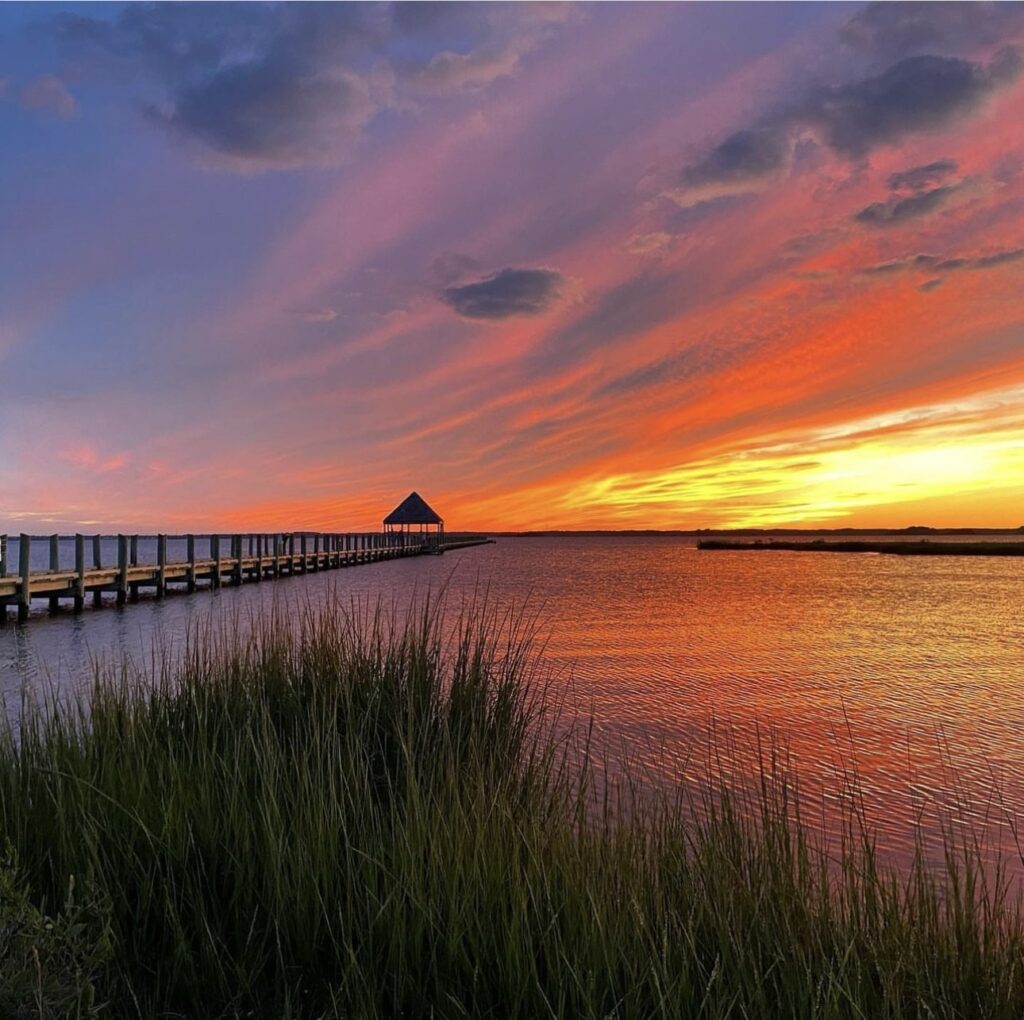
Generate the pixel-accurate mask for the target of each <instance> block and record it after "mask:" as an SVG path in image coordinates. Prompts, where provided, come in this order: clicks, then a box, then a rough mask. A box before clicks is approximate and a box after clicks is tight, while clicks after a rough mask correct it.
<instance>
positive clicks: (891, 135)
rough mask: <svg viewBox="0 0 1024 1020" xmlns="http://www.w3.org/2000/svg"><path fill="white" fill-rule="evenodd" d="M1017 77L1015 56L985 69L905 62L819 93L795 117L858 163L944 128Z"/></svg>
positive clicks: (956, 62) (937, 60)
mask: <svg viewBox="0 0 1024 1020" xmlns="http://www.w3.org/2000/svg"><path fill="white" fill-rule="evenodd" d="M1019 73H1020V58H1019V55H1018V54H1017V52H1016V51H1014V50H1004V51H1002V52H1001V53H1000V54H999V55H998V56H997V57H996V58H995V59H994V60H993V61H992V62H991V63H990V64H989V65H988V66H987V67H986V66H984V65H982V64H977V63H974V62H972V61H970V60H961V59H959V58H957V57H935V56H920V57H908V58H906V59H905V60H901V61H899V62H898V63H896V64H893V66H892V67H890V68H888V69H887V70H885V71H883V72H882V73H881V74H879V75H875V76H873V77H870V78H863V79H861V80H860V81H855V82H850V83H849V84H846V85H837V86H834V87H832V88H828V89H821V90H819V91H818V92H816V93H814V94H813V95H812V96H811V97H809V99H808V102H807V104H806V106H805V108H804V109H803V111H802V112H801V113H798V114H797V115H796V116H797V119H799V120H802V121H803V122H804V123H807V124H809V125H811V126H814V127H816V128H817V129H818V130H819V131H820V132H821V135H822V139H823V140H824V141H825V142H826V143H827V144H828V145H829V146H831V148H833V149H834V150H835V151H836V152H838V153H840V154H841V155H844V156H849V157H860V156H863V155H866V154H867V153H868V152H870V151H871V150H872V149H875V148H877V147H878V146H881V145H887V144H892V143H895V142H898V141H901V140H902V139H903V138H905V137H907V136H908V135H911V134H915V133H916V132H918V131H931V130H935V129H936V128H940V127H944V126H945V125H946V124H948V123H950V122H951V121H953V120H955V119H956V118H958V117H960V116H963V115H964V114H967V113H970V112H972V111H973V110H975V109H977V108H978V107H979V106H980V105H981V103H982V102H983V101H984V100H985V99H987V98H988V97H989V96H990V95H991V94H992V93H993V92H994V91H995V90H996V89H997V88H998V87H999V86H1000V85H1003V84H1008V83H1010V82H1012V81H1013V80H1014V79H1016V77H1017V76H1018V74H1019Z"/></svg>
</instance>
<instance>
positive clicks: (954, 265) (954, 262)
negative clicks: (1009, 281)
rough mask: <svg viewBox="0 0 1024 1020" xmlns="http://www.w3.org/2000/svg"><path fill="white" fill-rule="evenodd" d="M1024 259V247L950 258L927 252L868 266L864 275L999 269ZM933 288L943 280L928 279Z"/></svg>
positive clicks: (864, 270)
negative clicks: (913, 270)
mask: <svg viewBox="0 0 1024 1020" xmlns="http://www.w3.org/2000/svg"><path fill="white" fill-rule="evenodd" d="M1022 260H1024V248H1004V249H1002V250H1001V251H995V252H991V253H990V254H988V255H975V256H963V255H956V256H952V257H950V258H940V257H939V256H937V255H928V254H925V253H922V254H919V255H911V256H908V257H907V258H904V259H894V260H892V261H890V262H879V263H878V264H877V265H874V266H868V267H867V268H866V269H862V270H861V271H860V272H861V275H863V276H881V275H888V274H889V273H898V272H901V271H903V270H908V269H920V270H927V271H929V272H932V273H955V272H959V271H961V270H968V271H974V272H977V271H982V270H986V269H998V268H999V267H1000V266H1005V265H1008V264H1010V263H1013V262H1020V261H1022ZM928 282H929V283H930V284H932V287H930V288H928V289H933V288H934V287H937V286H938V285H939V283H941V280H940V281H938V282H936V281H934V280H930V281H928Z"/></svg>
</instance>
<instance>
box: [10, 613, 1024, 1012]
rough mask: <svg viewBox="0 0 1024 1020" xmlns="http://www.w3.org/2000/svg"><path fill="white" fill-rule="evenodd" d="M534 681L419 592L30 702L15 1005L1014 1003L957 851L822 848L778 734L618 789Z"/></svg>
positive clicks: (778, 1008) (998, 886)
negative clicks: (750, 770) (657, 780)
mask: <svg viewBox="0 0 1024 1020" xmlns="http://www.w3.org/2000/svg"><path fill="white" fill-rule="evenodd" d="M547 693H548V692H547V691H546V690H545V686H544V675H543V672H542V671H539V670H538V665H537V658H536V656H535V654H534V649H533V647H532V645H531V641H530V633H529V627H528V626H526V625H525V624H524V621H523V619H522V618H519V617H506V618H499V617H497V616H495V615H494V614H493V613H489V612H486V611H484V612H480V613H476V612H473V611H471V610H470V611H466V612H464V613H463V615H462V616H461V617H459V618H458V619H457V620H451V619H449V620H448V621H447V622H445V621H444V619H443V618H442V614H441V613H440V612H439V611H438V610H437V609H436V607H434V606H432V605H431V604H430V603H429V602H424V603H422V604H421V606H420V608H419V610H418V611H417V612H416V613H414V614H413V615H412V616H411V617H410V618H408V619H407V620H406V621H405V622H403V623H397V622H396V621H395V620H393V619H392V618H391V617H390V616H388V615H387V614H383V613H380V612H366V611H365V610H364V611H360V610H358V609H355V610H353V609H350V608H349V609H347V608H344V607H340V606H338V605H332V606H329V607H327V608H324V609H321V610H312V609H307V610H306V611H305V612H304V613H303V615H302V619H301V620H300V621H299V622H298V623H297V624H296V622H295V621H286V620H284V619H282V618H281V617H280V616H274V617H273V618H270V619H268V620H267V621H266V622H264V623H263V624H262V625H258V626H256V628H255V629H254V630H253V631H252V632H251V633H250V634H248V635H247V636H246V637H244V638H225V637H224V636H223V635H221V636H219V637H218V636H217V635H216V634H214V633H212V632H205V633H201V634H196V635H193V640H192V641H191V643H190V647H189V649H188V651H187V653H186V655H185V657H184V661H183V663H181V664H180V666H178V667H176V668H175V669H174V670H173V671H170V670H164V671H161V670H156V671H155V675H153V676H150V677H149V678H148V679H147V678H143V677H140V676H135V675H130V674H124V673H122V674H120V675H116V676H114V675H99V676H98V677H97V680H96V683H95V685H94V687H93V688H92V690H91V691H89V692H87V694H85V695H83V696H82V697H80V698H77V699H72V700H70V701H66V702H65V703H64V704H62V705H61V706H54V705H47V706H42V707H36V708H33V707H32V706H31V705H25V706H24V707H23V710H22V713H21V719H20V726H19V728H18V730H17V732H14V731H13V730H12V731H10V732H8V733H7V734H6V735H5V736H4V737H3V739H2V741H0V838H2V839H3V840H4V841H5V842H6V845H7V848H8V850H7V857H6V865H5V866H4V867H3V868H2V869H0V957H2V958H0V985H3V988H0V1006H2V1007H3V1008H4V1010H3V1015H4V1016H12V1017H64V1016H81V1017H87V1016H106V1017H112V1018H121V1017H147V1018H148V1017H187V1018H206V1017H210V1018H213V1017H218V1018H219V1017H259V1018H268V1020H269V1018H274V1020H277V1018H287V1017H294V1018H353V1020H355V1018H377V1017H380V1018H419V1017H423V1018H428V1017H430V1018H453V1020H454V1018H462V1017H473V1018H496V1020H497V1018H523V1020H534V1018H542V1017H567V1018H570V1017H571V1018H592V1020H604V1018H631V1020H632V1018H636V1020H640V1018H655V1017H678V1018H687V1020H692V1018H725V1017H744V1018H773V1020H774V1018H778V1017H785V1018H812V1017H815V1018H818V1017H820V1018H847V1017H848V1018H851V1020H852V1018H871V1020H874V1018H902V1017H920V1018H925V1017H929V1018H931V1017H950V1018H952V1017H962V1018H975V1017H978V1018H981V1017H992V1018H1002V1017H1006V1018H1011V1017H1012V1018H1019V1017H1020V1016H1022V1015H1024V924H1022V918H1021V914H1020V913H1019V911H1018V907H1017V903H1016V901H1015V900H1014V899H1012V898H1011V896H1010V891H1009V886H1008V884H1007V882H1006V881H1005V880H1004V879H1003V877H1002V876H1001V875H999V874H996V875H995V876H993V875H992V873H991V872H990V871H986V869H985V868H983V867H982V864H981V859H980V855H979V853H978V852H977V851H976V850H975V849H972V847H971V845H970V844H969V843H968V844H967V845H966V847H964V846H963V845H961V846H954V845H953V843H952V841H951V842H950V845H949V848H948V854H947V863H946V867H945V868H944V869H940V870H938V871H936V870H934V869H930V868H928V867H927V866H926V865H925V864H924V863H923V861H922V860H921V859H919V860H918V861H917V862H916V863H914V864H913V865H912V866H911V867H910V868H909V869H904V870H902V871H900V872H890V871H887V870H886V869H885V868H884V867H883V866H882V865H881V864H879V862H878V861H877V859H876V856H875V854H874V851H873V847H872V843H871V840H870V837H869V836H868V835H867V834H866V833H865V831H864V829H863V827H862V826H861V825H860V823H859V820H858V817H857V815H856V812H851V816H850V820H849V826H848V832H847V834H846V836H845V838H843V839H842V840H841V841H840V842H839V843H838V844H836V845H834V846H833V847H832V848H831V850H830V852H829V853H826V852H824V848H821V847H818V846H817V843H816V840H815V839H814V838H813V837H812V836H811V835H810V834H809V830H808V828H807V827H806V826H805V825H803V824H802V822H801V820H800V818H799V798H798V797H797V796H796V793H795V790H794V786H793V784H792V783H791V781H790V774H789V771H788V769H787V767H786V765H785V763H784V761H782V760H781V759H780V758H778V757H775V756H773V754H772V752H771V750H770V749H768V750H767V751H766V753H765V754H764V755H763V756H762V761H763V762H764V764H763V767H762V769H761V771H760V773H759V774H757V775H753V776H750V777H748V778H750V779H752V780H753V782H752V783H750V784H748V785H742V784H741V785H740V787H739V789H740V790H744V791H746V792H739V793H738V792H736V791H737V787H736V786H734V784H732V783H731V782H727V781H726V779H725V777H724V776H723V774H722V773H720V772H716V770H714V769H712V770H711V772H710V774H709V778H708V779H707V780H706V782H705V783H704V784H703V785H702V786H700V787H699V788H698V789H696V790H693V789H691V790H687V791H680V795H679V796H655V795H650V796H646V797H634V796H631V795H630V788H631V787H630V782H629V781H627V782H626V784H625V785H624V787H622V788H620V791H619V793H620V795H619V796H610V795H608V793H607V791H606V790H604V789H602V788H601V787H600V786H599V784H598V783H597V782H596V781H595V775H594V769H593V768H592V766H591V765H590V764H589V763H588V759H587V754H586V738H585V733H582V734H578V735H577V737H576V738H573V737H571V736H566V735H565V733H566V731H565V727H564V726H563V725H562V723H561V722H559V720H558V719H556V718H555V717H554V715H553V714H552V702H551V700H550V698H548V697H547ZM642 778H643V777H638V776H634V777H632V782H633V783H635V784H636V785H638V786H642V785H643V783H642ZM5 939H6V941H5ZM5 995H7V998H5V997H4V996H5Z"/></svg>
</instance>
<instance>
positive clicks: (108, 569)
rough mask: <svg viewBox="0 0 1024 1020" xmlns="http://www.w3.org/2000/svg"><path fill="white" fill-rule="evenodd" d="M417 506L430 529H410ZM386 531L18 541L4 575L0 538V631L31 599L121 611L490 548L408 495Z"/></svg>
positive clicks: (422, 525) (4, 548)
mask: <svg viewBox="0 0 1024 1020" xmlns="http://www.w3.org/2000/svg"><path fill="white" fill-rule="evenodd" d="M413 497H415V500H413ZM410 501H412V503H411V508H412V509H410ZM417 501H418V502H417ZM420 505H422V507H425V508H426V509H427V510H429V512H430V514H431V515H433V518H436V520H433V519H432V520H430V521H426V520H422V521H421V520H415V519H414V518H415V517H416V516H417V513H416V512H415V511H416V510H418V509H419V506H420ZM403 508H405V512H404V513H403V512H402V511H403ZM396 515H398V516H399V517H401V518H402V521H401V525H400V526H398V525H397V524H396V522H395V520H394V519H395V516H396ZM418 516H424V515H423V514H422V513H420V514H419V515H418ZM431 526H433V528H431ZM385 529H386V530H385V531H383V532H344V533H334V532H329V533H324V532H306V531H303V532H286V533H281V532H278V533H274V534H265V533H260V534H254V533H249V534H242V535H238V534H236V535H177V536H168V535H156V536H152V537H145V536H139V535H118V536H116V539H115V538H113V537H105V536H102V535H89V536H86V535H75V536H73V537H63V538H62V537H61V536H59V535H48V536H33V535H21V536H20V537H19V539H18V546H17V548H18V563H17V567H16V570H14V571H11V570H10V569H9V567H10V563H9V557H8V551H9V550H8V538H7V536H6V535H0V622H3V621H4V620H6V619H7V607H8V606H16V607H17V610H18V619H19V620H25V619H27V618H28V613H29V608H30V606H31V604H32V600H33V599H46V600H48V602H49V606H50V610H51V611H55V610H57V609H58V608H59V605H60V601H61V600H62V599H64V600H70V602H71V604H72V606H73V607H74V609H75V610H76V611H78V610H81V609H82V608H84V606H85V600H86V596H88V595H91V596H92V601H93V605H96V606H99V605H101V604H102V601H103V596H104V594H105V593H112V594H113V595H114V596H115V601H116V602H117V604H118V605H123V604H124V603H125V602H127V601H128V600H133V601H134V600H135V599H137V598H138V597H139V593H140V591H141V590H142V589H150V590H152V591H153V592H155V594H156V596H157V597H158V598H162V597H163V596H164V595H165V594H166V593H167V591H168V590H170V589H171V588H172V586H176V587H183V588H184V589H185V590H186V591H190V592H191V591H196V590H197V588H199V587H200V585H201V584H202V585H204V586H205V587H207V588H210V589H213V588H219V587H220V586H221V585H222V584H241V583H242V582H243V581H262V580H264V579H268V578H269V579H272V578H277V577H284V576H294V575H297V574H306V573H318V572H320V571H323V570H337V569H339V568H341V567H352V566H356V565H358V564H363V563H377V562H380V561H381V560H392V559H398V558H400V557H405V556H423V555H437V554H440V553H444V552H446V551H450V550H453V549H464V548H468V547H469V546H474V545H484V544H486V543H490V542H492V541H493V539H490V538H486V537H484V536H483V535H457V534H452V535H448V536H446V535H445V533H444V522H443V521H441V519H440V517H438V516H437V515H436V514H435V513H434V512H433V511H432V510H430V508H429V507H427V504H426V503H424V502H423V500H422V499H421V498H420V497H419V496H417V495H416V493H413V494H412V495H411V496H410V497H409V498H408V499H407V500H405V501H404V502H403V503H402V504H400V505H399V506H398V507H397V508H396V509H395V510H394V511H393V512H392V513H391V514H390V515H389V516H388V518H386V519H385ZM417 529H418V530H417ZM140 537H142V538H143V541H145V542H146V543H147V544H148V545H149V546H153V545H155V553H156V560H155V562H139V544H140ZM115 542H116V552H115V555H114V557H112V560H113V562H110V563H108V564H104V556H103V553H104V545H106V546H107V547H108V549H107V551H108V553H109V552H110V549H109V546H110V545H111V544H112V543H115ZM203 543H208V552H207V553H206V554H205V555H204V554H202V553H197V551H198V550H199V549H200V546H201V545H202V544H203ZM68 545H72V547H73V551H74V564H73V567H72V565H71V564H70V563H69V562H68V561H69V560H70V559H71V557H70V555H69V553H70V551H71V550H69V549H68V548H67V546H68ZM169 545H170V546H173V547H176V548H177V549H182V547H183V551H184V558H172V557H170V556H168V547H169ZM62 546H64V547H65V548H64V553H65V555H64V562H62V557H61V551H62V548H61V547H62ZM40 549H44V550H45V562H46V566H44V567H41V568H37V569H33V563H32V559H33V550H35V551H36V553H37V554H38V553H39V551H40ZM87 559H88V561H89V562H88V563H87Z"/></svg>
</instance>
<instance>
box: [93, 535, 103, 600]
mask: <svg viewBox="0 0 1024 1020" xmlns="http://www.w3.org/2000/svg"><path fill="white" fill-rule="evenodd" d="M92 569H93V570H102V569H103V538H102V536H100V535H93V536H92ZM92 604H93V605H94V606H95V607H96V608H97V609H99V607H100V606H102V605H103V592H102V591H101V590H100V589H99V588H96V589H95V590H94V591H93V593H92Z"/></svg>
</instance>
